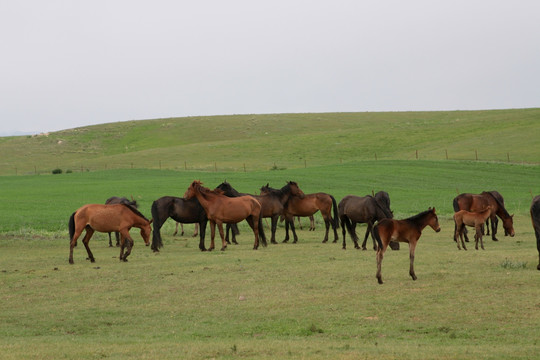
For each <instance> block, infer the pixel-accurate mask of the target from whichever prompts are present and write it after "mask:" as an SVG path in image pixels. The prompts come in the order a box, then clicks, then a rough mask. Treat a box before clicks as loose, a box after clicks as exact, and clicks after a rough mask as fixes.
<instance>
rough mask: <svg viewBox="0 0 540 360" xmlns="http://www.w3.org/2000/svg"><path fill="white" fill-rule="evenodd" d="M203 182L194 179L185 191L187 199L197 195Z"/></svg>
mask: <svg viewBox="0 0 540 360" xmlns="http://www.w3.org/2000/svg"><path fill="white" fill-rule="evenodd" d="M201 186H202V182H201V181H200V180H193V182H192V183H191V185H189V187H188V188H187V190H186V192H185V193H184V198H185V199H191V198H194V197H195V194H196V193H197V192H198V191H199V192H200V189H201Z"/></svg>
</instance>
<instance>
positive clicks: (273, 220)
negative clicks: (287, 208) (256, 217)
mask: <svg viewBox="0 0 540 360" xmlns="http://www.w3.org/2000/svg"><path fill="white" fill-rule="evenodd" d="M270 220H271V223H272V238H271V239H270V242H271V243H272V244H277V241H276V230H277V222H278V216H277V215H274V216H272V218H271V219H270Z"/></svg>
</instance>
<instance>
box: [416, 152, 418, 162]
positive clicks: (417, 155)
mask: <svg viewBox="0 0 540 360" xmlns="http://www.w3.org/2000/svg"><path fill="white" fill-rule="evenodd" d="M416 160H418V150H416Z"/></svg>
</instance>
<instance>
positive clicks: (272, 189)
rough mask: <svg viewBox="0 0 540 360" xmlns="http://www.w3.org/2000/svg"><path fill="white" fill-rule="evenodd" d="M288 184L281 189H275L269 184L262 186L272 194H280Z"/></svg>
mask: <svg viewBox="0 0 540 360" xmlns="http://www.w3.org/2000/svg"><path fill="white" fill-rule="evenodd" d="M288 186H289V184H287V185H285V186H284V187H282V188H281V189H274V188H271V187H270V186H268V185H264V186H262V187H261V190H262V189H265V191H267V192H269V193H270V194H271V195H275V196H280V195H281V194H282V193H283V191H284V190H283V189H285V188H287V187H288Z"/></svg>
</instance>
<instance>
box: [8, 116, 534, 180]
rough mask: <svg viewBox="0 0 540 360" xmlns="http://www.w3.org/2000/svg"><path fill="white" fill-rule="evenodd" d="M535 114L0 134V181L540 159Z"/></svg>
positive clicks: (142, 125) (208, 121) (162, 124)
mask: <svg viewBox="0 0 540 360" xmlns="http://www.w3.org/2000/svg"><path fill="white" fill-rule="evenodd" d="M539 133H540V108H538V109H520V110H493V111H451V112H392V113H325V114H274V115H233V116H212V117H188V118H170V119H157V120H141V121H128V122H119V123H111V124H105V125H96V126H89V127H82V128H76V129H69V130H64V131H59V132H54V133H50V134H47V135H40V136H23V137H8V138H0V175H21V174H34V173H50V172H51V171H52V170H53V169H55V168H61V169H63V170H64V171H66V170H68V169H70V170H73V171H81V170H83V171H86V170H104V169H112V168H132V167H133V168H151V169H159V168H161V169H172V170H183V169H191V170H215V169H218V170H220V171H223V170H233V171H243V170H244V166H245V168H246V170H247V171H253V170H268V169H270V168H273V167H277V168H303V167H305V166H308V167H309V166H318V165H330V164H338V163H346V162H351V161H358V160H361V161H363V160H374V159H378V160H382V159H393V160H395V159H398V160H412V159H416V157H417V154H418V158H419V159H423V160H445V159H446V158H447V156H448V158H449V159H450V160H475V159H476V158H477V157H478V159H479V160H483V161H498V162H507V161H508V160H510V162H513V163H539V159H540V146H538V145H539V143H538V134H539Z"/></svg>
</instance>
